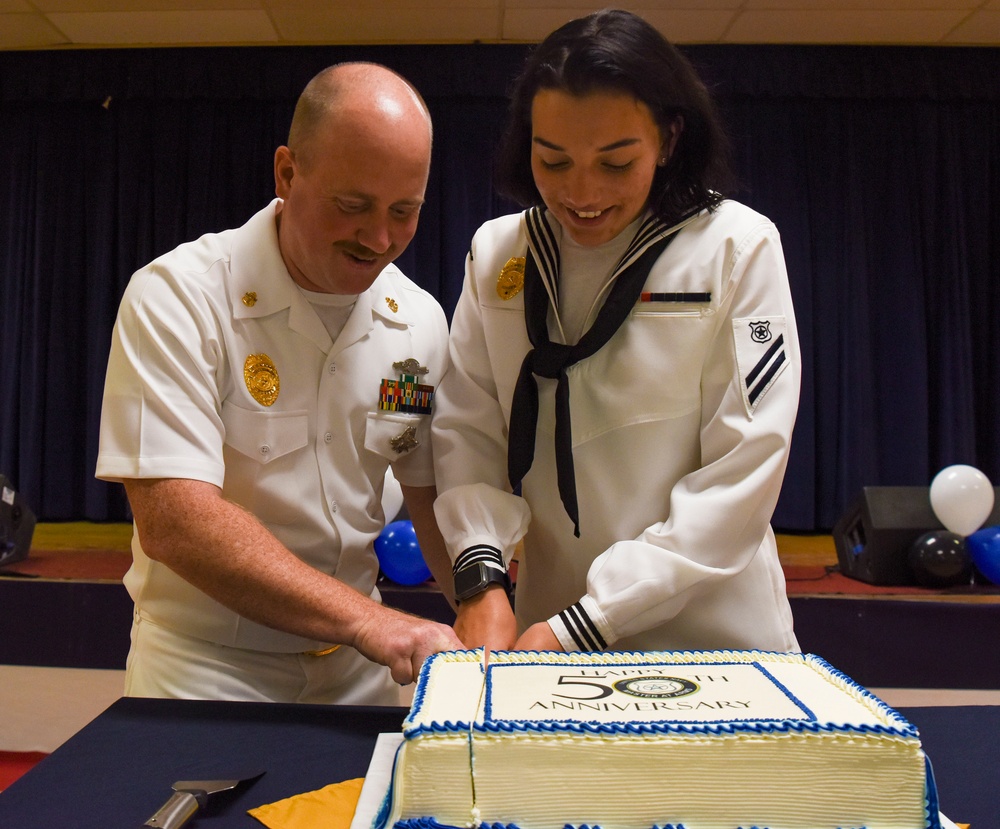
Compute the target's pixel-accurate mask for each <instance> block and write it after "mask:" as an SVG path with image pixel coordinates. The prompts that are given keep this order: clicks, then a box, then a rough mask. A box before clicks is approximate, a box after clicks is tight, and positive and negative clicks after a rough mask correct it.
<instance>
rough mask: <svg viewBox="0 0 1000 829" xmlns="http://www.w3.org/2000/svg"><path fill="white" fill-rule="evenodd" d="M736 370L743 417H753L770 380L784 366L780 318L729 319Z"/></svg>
mask: <svg viewBox="0 0 1000 829" xmlns="http://www.w3.org/2000/svg"><path fill="white" fill-rule="evenodd" d="M733 337H734V339H735V342H736V368H737V371H738V372H739V376H740V389H741V391H742V392H743V402H744V403H745V404H746V407H747V414H748V415H751V416H753V413H754V412H755V411H756V409H757V407H758V406H759V405H760V403H761V401H762V400H763V399H764V397H765V395H766V394H767V391H768V389H770V388H771V386H772V385H774V381H775V380H777V379H778V377H779V376H781V372H783V371H784V370H785V368H786V367H787V365H788V354H787V353H786V347H787V346H786V343H785V318H784V317H753V318H746V319H735V320H733Z"/></svg>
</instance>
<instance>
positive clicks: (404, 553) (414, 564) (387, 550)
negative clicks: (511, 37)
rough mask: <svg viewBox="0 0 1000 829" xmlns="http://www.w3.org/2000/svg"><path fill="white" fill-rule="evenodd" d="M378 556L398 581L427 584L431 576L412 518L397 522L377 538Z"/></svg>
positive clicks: (383, 567)
mask: <svg viewBox="0 0 1000 829" xmlns="http://www.w3.org/2000/svg"><path fill="white" fill-rule="evenodd" d="M375 555H376V556H378V564H379V567H381V568H382V572H383V573H385V575H386V577H387V578H389V579H392V581H394V582H396V584H405V585H413V584H423V583H424V582H425V581H427V580H428V579H429V578H430V577H431V571H430V570H429V569H428V567H427V563H426V562H425V561H424V556H423V553H421V552H420V545H419V544H418V543H417V534H416V532H414V530H413V522H412V521H393V522H392V523H391V524H387V525H386V527H385V529H384V530H382V532H381V533H379V535H378V537H377V538H376V539H375Z"/></svg>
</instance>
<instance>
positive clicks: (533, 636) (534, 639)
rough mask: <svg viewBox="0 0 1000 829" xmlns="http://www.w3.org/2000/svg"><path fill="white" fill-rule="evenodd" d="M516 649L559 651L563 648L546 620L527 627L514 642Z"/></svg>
mask: <svg viewBox="0 0 1000 829" xmlns="http://www.w3.org/2000/svg"><path fill="white" fill-rule="evenodd" d="M513 650H516V651H561V650H565V648H563V646H562V645H561V644H560V643H559V640H558V639H557V638H556V635H555V634H554V633H553V632H552V628H550V627H549V623H548V622H538V623H536V624H534V625H532V626H531V627H530V628H528V629H527V630H526V631H525V632H524V633H522V634H521V637H520V638H519V639H518V640H517V642H515V643H514V648H513Z"/></svg>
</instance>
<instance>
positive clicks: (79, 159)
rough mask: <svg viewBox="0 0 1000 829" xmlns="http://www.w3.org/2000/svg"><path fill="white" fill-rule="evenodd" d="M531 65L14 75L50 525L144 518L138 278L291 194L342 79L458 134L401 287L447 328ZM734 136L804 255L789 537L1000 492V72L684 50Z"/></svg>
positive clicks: (1, 220)
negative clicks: (966, 478)
mask: <svg viewBox="0 0 1000 829" xmlns="http://www.w3.org/2000/svg"><path fill="white" fill-rule="evenodd" d="M526 51H527V47H523V46H497V45H468V46H405V47H302V48H232V49H214V48H206V49H153V50H91V51H53V52H7V53H0V158H2V159H3V169H4V170H5V171H6V175H5V176H4V177H3V179H2V180H0V205H2V210H0V389H2V392H0V472H3V473H4V474H5V475H6V476H7V477H8V478H9V479H11V480H12V481H13V482H14V484H15V485H16V486H17V488H18V489H19V490H20V492H21V494H22V497H23V498H24V499H25V501H26V503H28V504H29V505H30V506H31V507H32V509H33V510H34V511H35V512H36V514H37V515H38V516H39V518H40V519H41V520H50V521H52V520H96V521H100V520H123V519H125V518H127V505H126V503H125V499H124V497H123V493H122V490H121V487H119V486H116V485H109V484H105V483H102V482H99V481H96V480H95V479H94V477H93V470H94V466H95V462H96V455H97V433H98V424H99V418H100V401H101V389H102V386H103V382H104V371H105V366H106V359H107V349H108V344H109V342H110V333H111V327H112V324H113V321H114V316H115V312H116V309H117V305H118V301H119V298H120V296H121V293H122V291H123V290H124V286H125V284H126V282H127V281H128V278H129V276H130V275H131V273H132V272H133V271H134V270H135V269H136V268H138V267H140V266H141V265H143V264H145V263H146V262H147V261H149V260H150V259H152V258H153V257H154V256H156V255H158V254H160V253H163V252H165V251H167V250H169V249H171V248H172V247H174V246H175V245H177V244H179V243H180V242H182V241H185V240H187V239H190V238H194V237H196V236H198V235H200V234H202V233H205V232H210V231H217V230H221V229H224V228H226V227H232V226H236V225H238V224H242V223H243V222H244V221H245V220H246V219H247V218H248V217H249V216H250V215H251V214H252V213H253V212H254V211H255V210H257V209H259V208H260V207H261V206H262V205H263V204H265V203H266V202H267V201H268V200H269V199H270V198H271V197H272V194H273V178H272V172H271V158H272V154H273V150H274V148H275V147H276V146H277V145H278V144H280V143H282V142H283V141H284V139H285V135H286V133H287V128H288V122H289V119H290V117H291V112H292V108H293V106H294V102H295V98H296V96H297V95H298V93H299V91H300V90H301V88H302V86H303V85H304V84H305V83H306V81H307V80H308V79H309V78H310V77H311V76H312V75H313V74H315V72H317V71H318V70H320V69H322V68H323V67H325V66H328V65H329V64H331V63H334V62H337V61H341V60H357V59H360V60H373V61H378V62H381V63H385V64H387V65H389V66H392V67H393V68H395V69H397V70H399V71H400V72H402V73H403V74H404V75H405V76H406V77H408V78H409V79H410V80H411V81H413V82H414V84H415V85H416V86H417V88H418V89H420V91H421V92H422V93H423V95H424V97H425V98H426V99H427V101H428V105H429V106H430V108H431V111H432V114H433V116H434V120H435V149H434V161H433V169H432V180H431V183H430V186H429V189H428V203H427V206H426V207H425V209H424V211H423V213H422V217H421V223H420V229H419V231H418V234H417V237H416V238H415V239H414V242H413V244H412V245H411V246H410V249H409V250H408V251H407V252H406V253H405V254H404V255H403V257H402V258H401V260H400V265H401V267H402V268H403V269H404V271H406V272H407V273H408V274H409V275H410V276H412V277H413V278H414V279H416V281H417V282H419V283H420V284H421V285H423V286H424V287H426V288H427V289H428V290H430V291H431V292H432V293H434V294H435V295H436V296H438V298H439V299H440V300H441V302H442V305H443V306H444V307H445V309H446V311H447V312H449V313H450V312H451V310H452V309H453V308H454V305H455V302H456V301H457V298H458V293H459V291H460V289H461V281H462V265H463V261H464V257H465V254H466V251H467V249H468V243H469V239H470V238H471V236H472V233H473V232H474V230H475V229H476V227H478V226H479V224H481V223H482V222H483V221H484V220H486V219H488V218H490V217H492V216H495V215H498V214H500V213H503V212H508V211H509V210H510V209H511V206H510V205H509V204H505V203H504V202H503V201H502V200H500V199H499V198H498V197H497V196H496V194H495V193H494V192H493V190H492V188H491V184H490V181H491V172H492V152H493V147H494V145H495V141H496V137H497V135H498V133H499V130H500V129H501V125H502V123H503V119H504V112H505V107H506V92H507V89H508V86H509V82H510V79H511V77H512V76H513V75H514V74H515V73H516V71H517V69H518V67H519V66H520V64H521V62H522V61H523V58H524V56H525V54H526ZM685 51H686V52H687V54H688V55H689V56H690V57H691V58H692V59H693V60H694V62H695V63H696V65H697V66H698V67H699V69H700V70H701V72H702V74H703V76H704V77H705V78H706V80H707V81H708V82H709V84H710V85H711V87H712V88H713V90H714V91H715V93H716V94H717V96H718V98H719V100H720V103H721V104H722V108H723V111H724V113H725V116H726V120H727V123H728V125H729V127H730V132H731V134H732V136H733V143H734V149H735V160H736V168H737V172H738V173H739V175H740V179H741V187H740V189H739V191H738V192H736V193H734V194H733V195H735V196H736V197H738V198H740V199H741V200H742V201H744V202H746V203H748V204H750V205H752V206H753V207H755V208H757V209H758V210H760V211H761V212H763V213H765V214H766V215H768V216H770V217H771V218H772V219H774V221H775V222H776V223H777V225H778V227H779V230H780V231H781V233H782V239H783V243H784V245H785V252H786V258H787V260H788V266H789V273H790V277H791V280H792V288H793V293H794V296H795V303H796V312H797V318H798V323H799V331H800V337H801V340H802V347H803V355H804V360H805V366H804V368H805V371H804V380H803V394H802V406H801V409H800V414H799V420H798V423H797V426H796V434H795V439H794V445H793V451H792V458H791V461H790V464H789V470H788V475H787V478H786V485H785V487H784V490H783V492H782V497H781V501H780V502H779V506H778V510H777V513H776V515H775V525H776V526H777V527H779V528H781V529H787V530H795V531H823V530H827V529H829V528H830V527H831V526H832V525H833V523H834V522H835V521H836V519H837V517H838V516H839V515H840V513H841V512H842V510H843V508H844V507H845V505H846V504H847V502H848V501H849V500H850V499H851V498H852V497H853V495H854V494H856V492H857V491H858V490H859V489H860V487H862V486H866V485H926V484H928V483H929V482H930V480H931V478H932V477H933V474H934V473H935V472H936V471H937V470H938V469H940V468H941V467H943V466H946V465H948V464H952V463H971V464H973V465H975V466H978V467H979V468H980V469H982V470H983V471H984V472H985V473H986V474H987V475H988V476H990V477H991V479H992V480H993V482H994V483H1000V433H998V432H1000V430H998V427H997V421H996V412H998V411H1000V324H998V313H1000V250H998V246H1000V50H998V49H990V48H984V49H951V48H940V49H939V48H903V47H890V48H875V47H777V46H700V47H688V48H686V49H685Z"/></svg>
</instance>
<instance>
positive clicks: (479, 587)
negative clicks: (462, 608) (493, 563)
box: [455, 562, 507, 601]
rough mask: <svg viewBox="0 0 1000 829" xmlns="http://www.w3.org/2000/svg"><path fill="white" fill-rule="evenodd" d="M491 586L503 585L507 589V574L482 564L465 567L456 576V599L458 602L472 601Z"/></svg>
mask: <svg viewBox="0 0 1000 829" xmlns="http://www.w3.org/2000/svg"><path fill="white" fill-rule="evenodd" d="M491 584H502V585H504V587H505V588H506V585H507V574H506V573H503V572H501V571H500V570H497V569H496V568H495V567H489V566H487V565H486V564H483V563H482V562H476V563H475V564H471V565H469V566H468V567H463V568H462V569H461V570H459V571H458V572H457V573H456V574H455V598H456V599H457V600H458V601H462V600H463V599H471V598H472V597H473V596H475V595H477V594H479V593H482V592H483V591H484V590H485V589H486V588H487V587H489V586H490V585H491Z"/></svg>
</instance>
